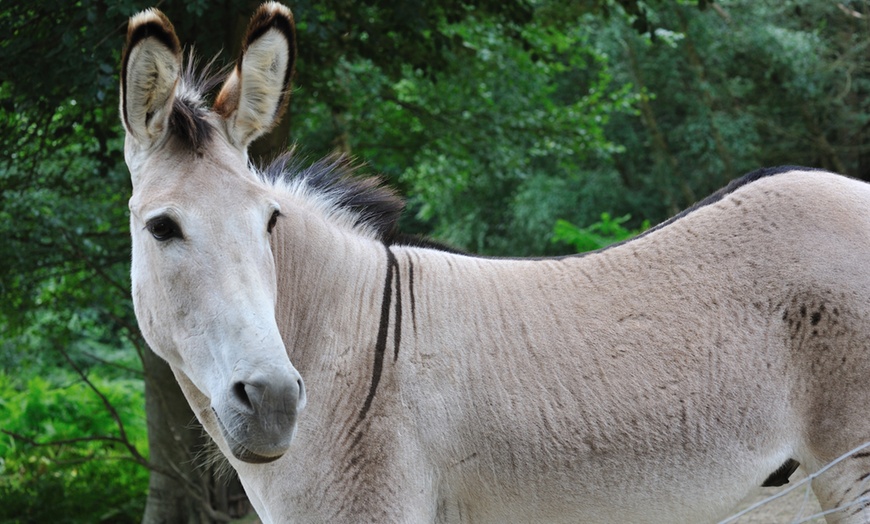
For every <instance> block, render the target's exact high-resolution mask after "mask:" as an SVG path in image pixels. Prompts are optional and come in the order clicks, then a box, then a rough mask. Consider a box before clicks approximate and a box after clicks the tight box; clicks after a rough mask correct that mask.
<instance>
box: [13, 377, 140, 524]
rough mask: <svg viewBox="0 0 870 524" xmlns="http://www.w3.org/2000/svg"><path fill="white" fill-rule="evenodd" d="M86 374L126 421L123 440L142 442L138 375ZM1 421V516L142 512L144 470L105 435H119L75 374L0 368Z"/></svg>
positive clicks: (75, 517)
mask: <svg viewBox="0 0 870 524" xmlns="http://www.w3.org/2000/svg"><path fill="white" fill-rule="evenodd" d="M90 380H91V381H92V382H93V384H94V385H95V386H96V387H97V388H99V390H100V392H101V393H102V394H103V395H105V396H106V398H107V399H108V400H109V401H110V402H111V403H112V404H113V405H114V406H115V409H116V410H117V411H118V414H119V415H120V416H121V417H123V418H124V419H125V421H126V422H127V423H126V424H125V429H126V431H127V437H128V439H129V441H130V443H132V444H133V445H135V446H137V447H138V448H140V449H143V450H144V449H145V448H146V447H147V435H146V429H145V421H144V416H143V414H142V404H143V402H144V400H143V392H142V383H141V381H138V380H119V379H113V380H107V379H103V378H100V377H96V376H91V377H90ZM0 428H3V430H4V433H3V434H0V457H2V458H0V500H2V501H3V503H2V504H0V522H58V523H63V522H138V521H139V520H140V519H141V513H142V508H143V505H144V495H145V493H146V491H147V488H148V474H147V470H146V469H144V468H142V467H141V466H140V465H139V464H136V463H134V462H131V461H130V456H129V454H128V453H127V452H126V450H125V449H124V446H123V445H122V444H121V443H120V442H118V441H116V440H109V439H117V438H118V436H119V434H118V428H117V425H116V423H115V420H114V419H113V418H112V417H111V415H110V414H109V412H108V411H107V410H106V409H105V406H104V405H103V403H102V401H101V400H100V399H99V397H97V395H95V394H94V392H93V391H92V390H91V388H90V387H88V386H87V385H86V384H84V383H83V382H82V381H81V380H79V379H78V377H76V376H73V375H70V374H67V376H61V375H58V376H57V377H56V378H55V380H46V379H43V378H41V377H31V378H29V379H27V380H24V379H21V378H18V377H14V376H11V375H9V374H6V373H0ZM10 433H14V434H16V435H17V436H18V437H13V436H12V435H10ZM22 436H23V437H26V438H28V439H32V440H34V441H37V442H38V443H40V444H41V445H39V446H35V445H33V444H32V443H30V442H27V441H25V440H23V439H22V438H21V437H22ZM51 443H56V444H51Z"/></svg>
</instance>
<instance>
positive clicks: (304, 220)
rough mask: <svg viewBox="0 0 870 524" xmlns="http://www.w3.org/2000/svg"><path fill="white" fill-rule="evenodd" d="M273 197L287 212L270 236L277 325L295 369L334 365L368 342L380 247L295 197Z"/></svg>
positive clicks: (381, 264)
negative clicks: (277, 199) (275, 278)
mask: <svg viewBox="0 0 870 524" xmlns="http://www.w3.org/2000/svg"><path fill="white" fill-rule="evenodd" d="M279 201H280V203H281V207H282V209H284V210H286V212H285V216H284V217H282V220H281V221H280V223H279V224H278V227H276V228H275V231H274V236H273V253H274V257H275V268H276V272H277V286H278V304H277V307H276V320H277V323H278V326H279V329H280V330H281V334H282V337H283V338H284V343H285V345H286V347H287V351H288V354H289V356H290V358H291V359H293V362H294V363H296V366H297V368H298V369H300V371H302V370H304V369H308V370H309V371H315V370H318V369H322V368H323V366H328V367H335V366H336V365H337V364H338V363H339V362H342V361H346V360H347V358H349V357H352V356H353V355H352V354H353V353H356V351H355V350H356V349H357V348H364V347H366V346H368V345H371V344H373V340H374V339H375V337H376V332H377V318H378V317H377V315H378V313H377V312H378V311H379V310H380V307H381V296H382V287H383V279H384V275H385V274H386V272H387V256H386V249H385V247H384V245H383V244H382V243H380V242H378V241H376V240H374V239H370V238H366V237H365V236H364V235H360V234H359V233H357V232H355V231H353V230H350V229H348V228H345V227H342V226H341V225H336V224H335V223H334V222H333V221H332V220H330V218H329V217H326V216H324V215H323V214H322V213H320V212H318V210H317V209H308V208H307V206H306V205H305V203H304V202H300V201H299V199H297V198H292V197H288V198H284V199H279ZM372 319H374V320H372ZM303 373H304V371H303Z"/></svg>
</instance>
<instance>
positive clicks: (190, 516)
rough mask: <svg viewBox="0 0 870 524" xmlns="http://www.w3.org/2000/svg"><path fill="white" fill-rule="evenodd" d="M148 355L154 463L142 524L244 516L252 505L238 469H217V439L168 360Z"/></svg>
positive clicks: (147, 404) (147, 389)
mask: <svg viewBox="0 0 870 524" xmlns="http://www.w3.org/2000/svg"><path fill="white" fill-rule="evenodd" d="M143 358H144V367H145V414H146V417H147V420H148V447H149V450H150V458H149V461H150V462H151V464H152V465H153V466H154V468H153V469H152V470H151V477H150V480H149V483H148V501H147V503H146V506H145V514H144V515H143V517H142V522H143V524H157V523H173V524H174V523H189V524H194V523H197V524H198V523H212V522H229V521H230V520H231V518H234V517H239V516H242V515H245V514H246V513H248V512H249V511H250V509H251V508H250V505H249V504H248V502H247V499H246V498H245V497H244V491H243V490H242V487H241V484H240V483H239V481H238V478H237V476H236V474H235V471H233V470H232V469H231V468H229V466H226V468H227V469H229V473H223V474H221V473H219V472H218V469H219V468H217V467H216V466H215V464H214V459H213V457H212V456H210V452H209V451H208V450H210V449H212V446H213V444H211V443H210V441H209V437H208V435H206V434H205V432H204V431H203V429H202V427H201V426H200V425H199V423H198V422H197V421H196V418H195V417H194V415H193V412H192V411H191V410H190V406H189V405H188V403H187V399H185V398H184V395H183V394H182V393H181V389H180V388H179V387H178V383H177V382H176V381H175V376H174V375H173V374H172V370H170V369H169V365H168V364H166V362H164V361H163V360H162V359H160V357H158V356H157V355H155V354H154V353H153V352H151V351H150V350H146V351H144V355H143ZM212 452H213V453H217V451H216V450H212ZM221 460H222V459H221Z"/></svg>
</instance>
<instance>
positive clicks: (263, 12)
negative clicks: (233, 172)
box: [214, 2, 296, 150]
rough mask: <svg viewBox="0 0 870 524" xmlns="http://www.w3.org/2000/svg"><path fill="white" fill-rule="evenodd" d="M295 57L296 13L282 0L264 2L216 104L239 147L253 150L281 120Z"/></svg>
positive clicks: (233, 140) (216, 109) (231, 137)
mask: <svg viewBox="0 0 870 524" xmlns="http://www.w3.org/2000/svg"><path fill="white" fill-rule="evenodd" d="M295 62H296V30H295V28H294V24H293V14H292V13H291V12H290V10H289V9H287V8H286V7H284V6H283V5H281V4H279V3H277V2H268V3H265V4H263V5H261V6H260V8H259V9H257V12H256V13H254V16H253V17H252V18H251V23H250V25H248V33H247V35H246V36H245V39H244V41H243V42H242V54H241V56H240V57H239V60H238V61H237V62H236V67H235V69H233V72H232V73H230V76H229V77H228V78H227V80H226V82H224V85H223V87H221V90H220V93H218V96H217V99H216V100H215V103H214V110H215V111H216V112H217V113H218V114H220V115H221V116H223V117H224V118H225V119H226V122H227V129H228V131H229V135H230V139H231V140H232V142H233V143H234V144H235V145H236V146H237V147H238V148H240V149H242V150H244V149H247V147H248V145H249V144H250V143H251V142H252V141H253V140H254V139H256V138H257V137H259V136H261V135H262V134H264V133H266V132H267V131H269V130H270V129H272V127H273V126H274V125H275V124H277V123H278V120H280V119H281V116H282V115H283V114H284V110H285V109H286V108H287V101H288V100H289V99H290V81H291V79H292V77H293V66H294V64H295Z"/></svg>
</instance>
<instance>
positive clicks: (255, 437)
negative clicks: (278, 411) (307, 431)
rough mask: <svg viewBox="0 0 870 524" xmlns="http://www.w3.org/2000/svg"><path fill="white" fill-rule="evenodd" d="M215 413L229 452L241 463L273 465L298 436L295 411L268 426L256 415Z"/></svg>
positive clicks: (216, 410) (229, 412)
mask: <svg viewBox="0 0 870 524" xmlns="http://www.w3.org/2000/svg"><path fill="white" fill-rule="evenodd" d="M212 411H214V414H215V418H216V419H217V423H218V426H219V427H220V430H221V434H222V435H223V437H224V440H226V442H227V445H228V446H229V448H230V452H232V454H233V456H234V457H236V458H237V459H239V460H241V461H242V462H247V463H249V464H266V463H269V462H274V461H276V460H278V459H279V458H281V457H282V456H283V455H284V453H285V452H286V451H287V450H288V449H289V448H290V442H291V441H292V440H293V437H294V436H295V435H296V412H295V411H296V410H295V409H294V410H293V412H292V413H287V414H286V417H284V420H281V421H276V422H277V423H266V422H265V421H263V420H262V419H261V418H259V417H256V416H255V415H252V414H247V413H237V412H236V413H233V412H232V411H231V410H230V411H224V412H223V414H221V413H220V412H219V411H218V409H217V408H212ZM225 420H226V422H224V421H225Z"/></svg>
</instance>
